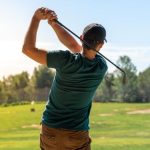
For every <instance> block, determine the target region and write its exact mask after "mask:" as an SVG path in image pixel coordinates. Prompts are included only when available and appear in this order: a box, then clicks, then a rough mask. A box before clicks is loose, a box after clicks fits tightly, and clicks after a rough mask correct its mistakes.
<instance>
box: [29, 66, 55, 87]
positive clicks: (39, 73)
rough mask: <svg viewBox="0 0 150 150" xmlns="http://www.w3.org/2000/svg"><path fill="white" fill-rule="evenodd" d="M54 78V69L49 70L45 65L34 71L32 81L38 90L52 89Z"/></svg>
mask: <svg viewBox="0 0 150 150" xmlns="http://www.w3.org/2000/svg"><path fill="white" fill-rule="evenodd" d="M53 78H54V72H53V71H52V69H48V68H47V67H46V66H44V65H39V66H38V68H35V69H34V72H33V76H32V80H33V84H34V85H35V87H36V88H45V87H49V88H50V87H51V84H52V81H53Z"/></svg>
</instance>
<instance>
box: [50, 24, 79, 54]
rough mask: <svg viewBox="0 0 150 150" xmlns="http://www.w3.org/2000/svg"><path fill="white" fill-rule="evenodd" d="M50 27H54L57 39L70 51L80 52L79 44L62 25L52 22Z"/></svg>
mask: <svg viewBox="0 0 150 150" xmlns="http://www.w3.org/2000/svg"><path fill="white" fill-rule="evenodd" d="M51 27H52V28H53V29H54V31H55V33H56V35H57V37H58V39H59V40H60V42H61V43H62V44H64V45H65V46H66V47H67V48H69V49H70V50H71V51H72V52H80V51H81V46H80V45H79V44H78V42H77V41H76V40H75V39H74V38H73V36H71V35H70V34H69V33H68V32H67V31H66V30H65V29H64V28H63V27H61V26H60V25H59V24H57V23H55V22H53V23H52V24H51Z"/></svg>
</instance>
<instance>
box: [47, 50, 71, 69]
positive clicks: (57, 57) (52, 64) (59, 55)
mask: <svg viewBox="0 0 150 150" xmlns="http://www.w3.org/2000/svg"><path fill="white" fill-rule="evenodd" d="M68 54H69V51H63V50H57V51H56V50H53V51H49V52H48V53H47V67H48V68H55V69H59V68H61V67H62V66H63V65H64V64H65V63H66V62H67V56H68Z"/></svg>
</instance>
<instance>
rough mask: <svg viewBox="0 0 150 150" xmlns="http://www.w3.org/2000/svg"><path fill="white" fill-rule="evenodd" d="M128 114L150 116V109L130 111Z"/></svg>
mask: <svg viewBox="0 0 150 150" xmlns="http://www.w3.org/2000/svg"><path fill="white" fill-rule="evenodd" d="M127 114H129V115H134V114H150V109H144V110H135V111H129V112H127Z"/></svg>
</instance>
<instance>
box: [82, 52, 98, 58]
mask: <svg viewBox="0 0 150 150" xmlns="http://www.w3.org/2000/svg"><path fill="white" fill-rule="evenodd" d="M82 55H83V56H84V57H86V58H87V59H89V60H93V59H94V58H95V56H96V52H95V51H93V50H83V52H82Z"/></svg>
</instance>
